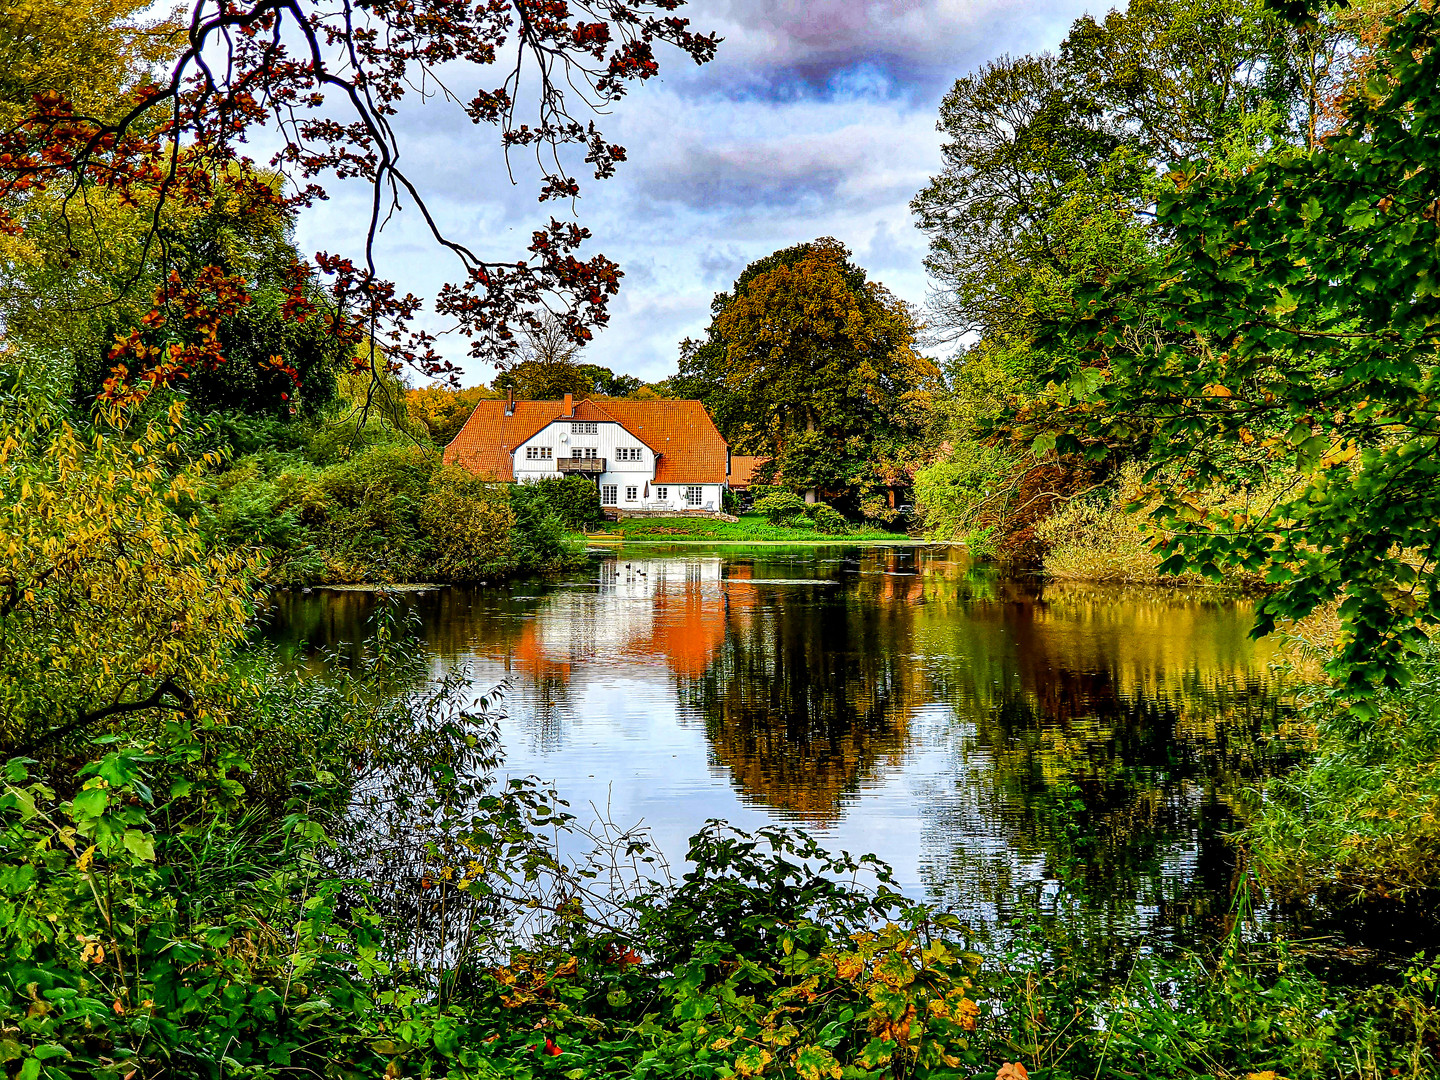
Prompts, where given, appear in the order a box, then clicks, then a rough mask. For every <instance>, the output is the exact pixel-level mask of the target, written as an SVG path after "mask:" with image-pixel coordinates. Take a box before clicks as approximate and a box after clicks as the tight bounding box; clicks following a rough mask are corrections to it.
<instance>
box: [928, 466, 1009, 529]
mask: <svg viewBox="0 0 1440 1080" xmlns="http://www.w3.org/2000/svg"><path fill="white" fill-rule="evenodd" d="M1014 465H1015V461H1014V457H1013V455H1011V454H1010V453H1009V452H1007V451H1005V450H1003V449H1001V448H999V447H995V446H987V445H985V444H984V443H980V442H962V443H960V444H958V445H956V446H954V447H953V448H952V449H951V451H950V455H949V458H948V459H946V460H941V461H936V462H935V463H934V464H932V465H927V466H926V467H925V468H923V469H920V470H919V471H918V472H916V474H915V513H916V515H917V516H918V517H919V519H920V521H921V522H922V523H923V524H924V527H925V533H926V535H927V536H931V537H935V538H938V539H942V540H954V539H958V538H959V537H962V536H964V535H965V534H966V533H967V532H969V531H970V530H972V529H973V528H975V527H976V524H977V522H976V517H977V515H978V514H979V513H980V512H981V510H982V508H983V507H984V504H985V500H986V499H988V498H990V497H991V496H993V495H995V493H996V492H997V491H998V490H999V489H1000V488H1001V486H1002V484H1003V482H1004V480H1005V479H1006V477H1007V476H1009V475H1010V473H1011V471H1012V470H1013V468H1014Z"/></svg>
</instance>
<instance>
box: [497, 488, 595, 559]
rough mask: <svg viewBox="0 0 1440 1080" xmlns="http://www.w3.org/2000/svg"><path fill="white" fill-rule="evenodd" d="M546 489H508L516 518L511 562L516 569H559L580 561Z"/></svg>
mask: <svg viewBox="0 0 1440 1080" xmlns="http://www.w3.org/2000/svg"><path fill="white" fill-rule="evenodd" d="M543 488H544V485H543V484H512V485H510V486H509V488H508V492H509V496H510V509H511V512H512V514H513V517H514V525H513V526H512V529H511V536H510V559H511V563H512V564H513V566H514V567H515V568H516V569H520V570H531V571H534V570H553V569H559V568H560V567H562V566H565V565H569V564H571V563H573V562H574V561H575V560H576V559H577V558H579V557H580V554H579V551H578V550H577V549H576V548H575V547H574V546H573V545H572V544H571V543H570V537H569V535H568V533H567V530H566V528H565V523H564V522H563V521H561V520H560V515H558V514H557V513H555V511H554V509H553V508H552V507H551V504H550V500H549V499H548V498H547V497H546V493H545V491H544V490H543Z"/></svg>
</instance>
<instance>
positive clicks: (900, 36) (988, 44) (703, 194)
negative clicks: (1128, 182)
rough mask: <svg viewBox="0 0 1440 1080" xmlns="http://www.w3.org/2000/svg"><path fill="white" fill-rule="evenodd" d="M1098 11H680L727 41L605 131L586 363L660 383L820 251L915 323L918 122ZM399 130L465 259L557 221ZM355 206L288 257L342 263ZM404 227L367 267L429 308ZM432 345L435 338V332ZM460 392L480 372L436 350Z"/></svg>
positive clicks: (460, 349) (399, 225)
mask: <svg viewBox="0 0 1440 1080" xmlns="http://www.w3.org/2000/svg"><path fill="white" fill-rule="evenodd" d="M1109 6H1111V5H1108V4H1098V5H1097V4H1095V3H1088V4H1087V3H1083V2H1080V0H1043V2H1038V3H1019V2H1014V0H692V3H691V4H690V5H689V7H688V8H687V9H685V10H683V11H682V12H681V13H682V14H686V15H688V16H689V17H690V19H691V20H692V22H693V23H694V25H695V26H696V27H697V28H701V29H706V30H715V31H717V32H719V33H720V34H721V36H722V37H724V38H725V41H724V43H723V44H722V45H721V47H720V52H719V55H718V57H717V58H716V59H715V60H714V61H713V62H712V63H711V64H708V65H706V66H704V67H699V68H697V67H696V66H695V65H694V64H693V63H692V62H691V61H690V60H688V58H685V57H682V56H680V55H679V54H677V53H673V52H668V51H667V52H666V53H665V54H662V56H661V57H660V59H661V68H662V73H663V74H662V76H661V77H660V78H658V79H654V80H651V82H649V83H648V84H646V85H645V86H643V87H639V88H636V89H635V90H634V91H632V92H631V94H630V95H629V96H628V97H627V98H625V99H624V100H623V101H622V102H620V103H619V104H618V106H616V108H615V110H614V112H613V115H611V116H609V117H605V118H603V121H602V124H601V127H602V130H604V131H605V133H606V135H607V137H608V138H609V139H610V141H612V142H619V143H621V144H623V145H624V146H625V147H626V148H627V150H628V152H629V161H628V162H627V163H625V164H624V165H622V166H621V168H620V171H619V173H618V174H617V176H616V177H614V178H613V179H611V180H607V181H603V182H596V181H594V180H590V181H589V182H588V183H586V182H585V180H586V176H585V174H584V173H581V174H579V176H580V179H581V181H582V195H581V198H580V199H579V200H578V201H577V202H576V204H575V206H574V216H575V217H577V218H578V219H579V220H580V221H581V223H582V224H584V225H585V226H587V227H588V228H589V229H590V230H591V231H592V232H593V233H594V239H593V240H592V241H590V243H589V244H588V245H587V249H586V250H588V251H590V252H597V251H598V252H604V253H605V254H606V255H608V256H609V257H610V258H612V259H615V260H616V261H617V262H619V263H620V265H621V268H622V269H623V270H624V271H625V278H624V279H623V281H622V286H621V292H620V295H619V297H617V298H616V300H615V301H614V303H613V304H612V308H611V312H612V314H611V321H610V325H609V326H608V327H607V328H605V329H604V330H603V331H601V332H600V333H599V334H598V335H597V336H596V339H595V341H594V342H593V343H592V344H591V345H590V346H589V347H588V348H587V349H586V350H585V359H586V360H587V361H588V362H590V363H598V364H603V365H604V366H606V367H609V368H612V369H613V370H615V371H617V372H625V373H628V374H633V375H639V376H641V377H642V378H644V379H647V380H655V379H660V378H664V377H665V376H666V375H669V374H672V373H673V372H674V370H675V365H676V360H677V356H678V351H677V345H678V343H679V341H680V340H681V339H682V338H684V337H686V336H687V335H690V336H697V335H699V334H700V333H701V332H702V331H703V329H704V327H705V325H706V323H707V322H708V319H709V304H710V298H711V297H712V295H713V294H714V293H715V292H716V291H717V290H719V289H723V288H725V287H727V286H728V285H729V284H730V283H731V282H732V281H733V280H734V279H735V277H736V275H737V274H738V273H739V272H740V271H741V270H742V269H744V267H745V264H746V263H748V262H750V261H751V260H752V259H756V258H759V257H760V256H762V255H766V254H769V253H770V252H771V251H774V250H776V249H777V248H781V247H786V246H789V245H791V244H795V243H799V242H801V241H804V240H810V239H814V238H815V237H817V236H834V237H837V238H838V239H839V240H841V241H842V242H843V243H845V244H846V245H847V246H848V247H849V248H850V249H851V251H852V252H853V253H854V256H855V259H856V261H857V262H858V263H859V264H860V265H861V266H863V267H865V269H866V270H867V271H868V272H869V274H870V276H871V277H872V278H873V279H876V280H879V281H882V282H884V283H885V284H886V285H887V286H889V287H890V288H891V289H892V290H893V291H894V292H895V293H897V294H898V295H899V296H901V297H903V298H904V299H906V300H910V301H912V302H914V303H917V304H921V303H923V302H924V300H925V296H926V291H927V282H926V279H925V272H924V267H923V265H922V260H923V258H924V254H925V243H924V238H923V236H921V235H920V234H919V233H918V232H917V231H916V230H915V228H914V225H913V223H912V220H911V216H910V212H909V207H908V203H909V200H910V198H911V197H912V196H913V195H914V193H915V192H916V191H917V190H918V189H919V188H920V187H921V186H922V185H923V184H924V183H925V182H926V179H927V178H928V177H929V176H930V175H931V174H932V173H933V172H935V171H936V170H937V169H938V168H939V162H940V156H939V147H940V135H939V133H937V132H936V131H935V119H936V115H937V111H938V106H939V102H940V98H941V97H942V96H943V95H944V93H945V91H946V90H947V89H948V88H949V87H950V85H951V84H952V83H953V82H954V80H955V79H956V78H957V77H959V76H961V75H963V74H965V73H967V72H969V71H971V70H972V69H974V68H975V67H977V66H978V65H980V64H982V63H984V62H985V61H987V60H991V59H994V58H996V57H998V56H1001V55H1002V54H1005V53H1010V54H1019V53H1026V52H1035V51H1041V50H1047V49H1054V48H1055V47H1056V46H1058V44H1059V42H1060V40H1061V39H1062V38H1063V37H1064V35H1065V32H1066V30H1067V29H1068V27H1069V25H1070V23H1071V22H1072V21H1073V20H1074V19H1075V18H1076V17H1077V16H1079V15H1080V14H1082V13H1083V12H1085V11H1091V12H1093V13H1095V14H1097V15H1100V14H1103V12H1104V10H1106V9H1107V8H1108V7H1109ZM399 119H400V123H399V124H398V125H397V126H398V127H399V128H400V130H401V131H402V133H403V134H402V137H403V139H404V146H403V153H404V160H405V161H406V163H407V164H408V169H409V172H410V175H411V176H412V178H414V179H415V180H417V181H418V182H419V184H420V186H421V187H422V189H423V190H424V192H425V195H426V198H427V201H428V202H429V203H430V205H431V209H432V211H434V212H435V213H436V215H437V217H438V218H439V219H440V220H441V221H442V223H443V224H444V226H445V227H446V228H447V229H448V230H449V231H450V232H451V233H452V234H453V235H454V236H455V237H456V238H457V239H460V240H462V241H464V242H466V243H468V244H470V245H471V246H472V247H474V248H475V249H476V250H478V251H482V252H484V253H486V254H487V255H493V256H496V257H512V258H513V257H516V256H517V255H518V254H520V253H521V252H522V251H523V247H524V245H525V242H526V238H527V237H528V235H529V233H530V231H531V229H533V228H534V227H535V226H536V225H537V224H538V223H540V222H542V221H544V220H546V219H547V217H548V216H549V214H551V213H555V212H556V211H555V210H554V207H553V205H551V206H545V207H542V206H540V205H539V204H537V203H536V202H535V187H534V185H533V184H532V183H529V182H527V178H526V177H525V176H524V175H523V173H522V174H521V175H520V176H519V179H520V183H519V184H518V186H517V185H512V184H511V183H510V180H509V179H508V177H507V175H506V173H505V170H504V167H503V164H502V163H501V162H500V160H499V158H498V155H497V151H496V142H495V140H494V137H493V133H491V132H490V131H488V130H484V129H480V128H476V127H475V126H473V125H472V124H470V123H469V121H468V120H467V118H466V117H465V116H464V115H463V114H462V113H461V112H460V111H459V110H458V109H450V108H447V107H445V106H439V105H434V104H431V105H427V106H424V107H407V108H406V109H405V110H404V112H403V113H402V115H401V117H400V118H399ZM367 199H368V191H361V190H359V189H358V188H344V187H339V186H337V187H333V188H332V198H331V199H330V201H328V202H326V203H322V204H319V205H318V206H316V207H315V208H314V209H312V210H310V211H307V212H306V213H305V214H304V215H302V218H301V222H300V226H299V229H298V236H297V239H298V240H299V242H300V245H301V248H302V250H304V251H306V252H307V254H308V253H313V252H314V251H316V250H318V249H322V248H323V249H326V250H330V251H337V252H345V253H354V252H356V251H357V250H358V241H359V238H360V237H359V230H360V229H361V228H362V227H363V222H364V216H365V203H366V201H367ZM417 218H418V215H417V214H416V213H414V212H413V211H409V212H404V213H402V214H401V215H399V216H398V217H397V218H396V219H394V220H393V221H392V222H391V224H390V225H389V227H388V228H387V230H386V232H385V234H384V237H383V240H382V244H381V246H380V249H379V254H380V256H381V259H382V260H383V262H382V267H381V269H382V272H383V273H384V274H385V275H386V276H389V277H391V278H393V279H394V280H395V281H396V282H397V283H398V284H399V285H400V287H401V288H402V289H403V290H408V291H410V292H414V293H415V294H416V295H418V296H423V297H433V296H434V295H435V293H436V291H437V290H438V288H439V287H440V285H441V284H443V283H444V282H445V281H447V280H451V279H453V278H455V277H456V276H457V275H458V268H457V267H456V265H455V264H454V263H453V262H451V261H450V260H449V259H448V258H447V256H446V255H445V253H443V252H442V251H440V250H439V249H437V248H436V247H435V246H434V244H433V243H432V242H430V241H429V239H428V237H427V235H426V234H424V233H422V231H421V230H420V229H419V228H418V227H417V226H418V222H417V220H416V219H417ZM433 325H435V326H436V327H437V328H438V326H439V324H438V323H437V324H433ZM441 341H442V345H441V349H442V351H443V352H444V353H445V354H446V355H447V356H448V357H449V358H451V359H453V360H455V361H456V362H457V363H461V364H463V365H464V367H465V369H466V370H465V379H464V382H465V384H466V385H473V384H474V383H477V382H481V381H488V380H489V379H490V378H491V377H492V375H493V372H492V371H491V370H490V368H489V366H488V365H486V364H483V363H481V362H478V361H475V360H471V359H469V358H468V357H467V356H466V351H467V345H466V342H465V341H463V340H461V339H458V338H455V337H453V336H446V337H443V338H442V339H441Z"/></svg>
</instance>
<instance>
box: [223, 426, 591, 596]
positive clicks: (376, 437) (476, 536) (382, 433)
mask: <svg viewBox="0 0 1440 1080" xmlns="http://www.w3.org/2000/svg"><path fill="white" fill-rule="evenodd" d="M338 428H339V430H327V429H325V428H322V429H321V430H320V433H319V435H318V436H317V438H315V439H313V440H312V442H311V444H310V447H309V451H308V453H307V454H296V453H277V452H261V453H259V454H255V455H250V456H247V457H242V458H238V459H236V460H235V461H234V462H233V463H232V464H231V466H230V467H229V468H227V469H224V470H223V471H219V472H216V473H215V474H213V475H212V477H211V478H210V483H209V484H208V486H207V487H206V489H205V490H203V491H202V492H200V493H199V497H200V503H199V506H198V510H199V514H200V520H201V522H202V523H203V525H204V527H205V528H206V530H207V531H208V532H210V533H211V534H212V535H213V536H215V537H216V538H217V540H219V541H221V542H223V543H225V544H229V545H236V546H241V547H256V548H265V549H268V550H269V553H270V560H271V565H270V568H269V570H268V573H267V576H268V579H269V580H270V581H271V582H273V583H275V584H278V585H285V586H294V585H311V584H323V583H336V584H344V583H351V582H371V583H381V584H383V583H399V582H410V581H437V580H438V581H477V580H483V579H487V578H494V577H502V576H505V575H507V574H513V573H516V572H520V571H524V572H532V571H547V570H553V569H558V568H560V567H564V566H568V565H570V564H571V563H573V561H574V560H575V559H577V558H578V557H579V554H578V552H577V551H576V550H575V549H574V548H573V546H572V545H571V542H570V540H569V538H568V535H567V528H568V527H567V525H566V519H565V518H564V517H562V516H559V515H560V514H561V513H563V514H572V515H580V516H583V515H584V513H585V512H586V510H587V507H589V502H587V499H588V500H590V501H594V502H598V496H597V495H596V494H595V485H594V484H590V483H588V482H587V481H585V480H584V479H583V478H579V481H580V484H583V485H585V486H586V487H588V491H577V490H576V487H577V485H576V484H574V483H572V482H570V481H569V480H568V479H567V480H566V481H557V482H555V483H554V486H553V488H552V486H551V485H541V488H542V490H541V491H539V492H529V491H521V490H519V489H517V488H513V487H511V486H508V485H505V486H496V485H493V484H490V483H488V482H485V481H483V480H480V479H478V478H475V477H472V476H470V475H469V474H467V473H465V472H464V471H463V470H459V469H455V468H450V467H445V468H442V467H441V465H440V459H439V454H438V453H437V452H436V451H434V450H432V449H429V448H427V447H422V446H415V445H413V444H410V443H407V442H404V441H401V440H402V437H401V436H400V435H399V433H397V432H395V431H394V429H392V428H389V427H388V426H386V425H384V424H383V423H382V422H381V421H380V420H379V419H378V418H375V417H372V419H371V420H370V421H369V422H368V423H367V425H366V427H365V429H363V430H362V433H361V434H362V437H363V439H364V440H365V441H370V442H371V443H372V445H370V446H365V445H364V441H362V439H360V438H357V437H356V432H355V429H354V428H353V427H349V426H348V425H346V424H344V423H341V424H339V425H338ZM332 440H333V442H334V447H332ZM356 444H359V448H358V449H351V448H352V447H354V446H356ZM332 448H338V449H348V450H351V452H350V453H349V454H348V456H341V457H339V460H335V461H330V462H326V463H316V462H315V461H314V460H312V459H313V458H315V457H319V458H321V460H322V462H324V461H325V459H326V458H329V457H331V456H336V455H332V453H331V450H332ZM536 498H538V499H539V500H540V501H539V503H536V502H535V501H534V500H535V499H536ZM557 506H558V507H559V508H560V509H559V511H557V509H556V507H557Z"/></svg>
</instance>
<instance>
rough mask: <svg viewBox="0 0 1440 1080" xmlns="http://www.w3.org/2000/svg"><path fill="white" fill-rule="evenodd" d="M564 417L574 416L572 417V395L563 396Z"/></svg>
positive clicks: (573, 397) (573, 411)
mask: <svg viewBox="0 0 1440 1080" xmlns="http://www.w3.org/2000/svg"><path fill="white" fill-rule="evenodd" d="M564 415H566V416H574V415H575V395H574V394H566V395H565V413H564Z"/></svg>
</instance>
